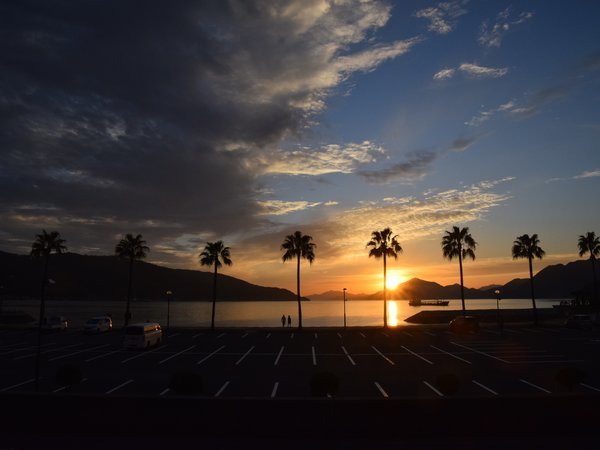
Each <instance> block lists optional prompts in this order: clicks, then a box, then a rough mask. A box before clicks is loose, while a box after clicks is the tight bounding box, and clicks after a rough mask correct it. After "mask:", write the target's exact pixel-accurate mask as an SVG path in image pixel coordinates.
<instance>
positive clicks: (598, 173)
mask: <svg viewBox="0 0 600 450" xmlns="http://www.w3.org/2000/svg"><path fill="white" fill-rule="evenodd" d="M595 177H600V169H594V170H586V171H584V172H582V173H580V174H579V175H574V176H572V177H559V178H550V179H549V180H546V183H553V182H555V181H567V180H584V179H586V178H595Z"/></svg>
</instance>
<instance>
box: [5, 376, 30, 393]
mask: <svg viewBox="0 0 600 450" xmlns="http://www.w3.org/2000/svg"><path fill="white" fill-rule="evenodd" d="M34 381H35V378H31V379H29V380H27V381H23V382H22V383H17V384H13V385H12V386H8V387H5V388H2V389H0V392H6V391H10V390H11V389H14V388H16V387H19V386H23V385H24V384H29V383H33V382H34Z"/></svg>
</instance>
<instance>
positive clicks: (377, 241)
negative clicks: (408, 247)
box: [367, 228, 402, 328]
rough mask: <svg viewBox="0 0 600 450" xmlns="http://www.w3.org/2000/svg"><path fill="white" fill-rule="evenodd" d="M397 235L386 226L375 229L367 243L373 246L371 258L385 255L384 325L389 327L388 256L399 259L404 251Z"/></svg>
mask: <svg viewBox="0 0 600 450" xmlns="http://www.w3.org/2000/svg"><path fill="white" fill-rule="evenodd" d="M397 237H398V236H397V235H392V230H391V229H390V228H384V229H383V230H381V231H373V232H372V233H371V240H370V241H369V242H368V243H367V247H372V248H371V249H370V250H369V258H370V257H371V256H374V257H375V258H381V257H383V327H384V328H387V286H386V281H387V280H386V277H387V274H386V272H387V257H388V256H391V257H393V258H394V259H398V254H399V253H402V247H401V246H400V243H399V242H398V240H397V239H396V238H397Z"/></svg>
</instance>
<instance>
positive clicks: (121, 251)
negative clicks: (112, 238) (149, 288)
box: [115, 234, 150, 326]
mask: <svg viewBox="0 0 600 450" xmlns="http://www.w3.org/2000/svg"><path fill="white" fill-rule="evenodd" d="M149 251H150V249H149V248H148V247H147V246H146V241H145V240H144V239H142V235H141V234H138V235H137V236H135V237H133V235H132V234H126V235H125V237H124V238H123V239H121V240H120V241H119V243H118V244H117V246H116V247H115V254H116V255H117V256H118V257H119V258H124V259H129V281H128V284H127V307H126V309H125V326H127V325H129V319H130V318H131V311H130V303H131V288H132V286H133V262H134V261H136V260H140V259H144V258H145V257H146V255H147V254H148V252H149Z"/></svg>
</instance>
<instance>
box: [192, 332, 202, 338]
mask: <svg viewBox="0 0 600 450" xmlns="http://www.w3.org/2000/svg"><path fill="white" fill-rule="evenodd" d="M203 334H204V333H198V334H195V335H193V336H192V339H196V338H197V337H198V336H202V335H203Z"/></svg>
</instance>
